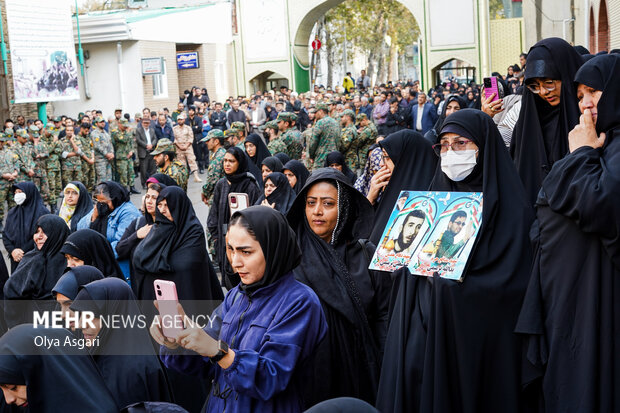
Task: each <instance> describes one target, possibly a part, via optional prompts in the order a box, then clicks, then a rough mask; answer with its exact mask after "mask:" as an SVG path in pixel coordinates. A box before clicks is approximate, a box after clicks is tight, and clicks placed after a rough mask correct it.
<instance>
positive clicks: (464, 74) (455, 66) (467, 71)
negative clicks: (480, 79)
mask: <svg viewBox="0 0 620 413" xmlns="http://www.w3.org/2000/svg"><path fill="white" fill-rule="evenodd" d="M431 72H432V74H433V84H432V85H433V86H435V85H438V84H440V83H443V82H446V81H448V79H451V78H455V79H456V80H457V82H458V83H459V84H469V82H470V81H472V80H476V66H473V65H472V64H470V63H468V62H466V61H464V60H461V59H458V58H455V59H450V60H447V61H445V62H443V63H440V64H439V65H437V66H435V67H434V68H433V69H432V71H431Z"/></svg>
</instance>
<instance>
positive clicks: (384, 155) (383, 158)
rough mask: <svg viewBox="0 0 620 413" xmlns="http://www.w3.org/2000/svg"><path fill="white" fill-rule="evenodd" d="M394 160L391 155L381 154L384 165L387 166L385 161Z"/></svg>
mask: <svg viewBox="0 0 620 413" xmlns="http://www.w3.org/2000/svg"><path fill="white" fill-rule="evenodd" d="M391 159H392V158H390V155H386V154H385V153H382V154H381V160H382V161H383V163H384V164H385V161H389V160H391Z"/></svg>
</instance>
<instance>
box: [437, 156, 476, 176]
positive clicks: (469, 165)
mask: <svg viewBox="0 0 620 413" xmlns="http://www.w3.org/2000/svg"><path fill="white" fill-rule="evenodd" d="M476 152H478V151H477V150H475V149H467V150H465V151H461V152H454V151H452V150H449V151H448V152H444V153H442V154H441V170H442V171H443V173H445V174H446V176H447V177H448V178H450V179H451V180H453V181H455V182H459V181H462V180H463V179H465V178H467V177H468V176H469V174H471V171H473V170H474V168H475V167H476Z"/></svg>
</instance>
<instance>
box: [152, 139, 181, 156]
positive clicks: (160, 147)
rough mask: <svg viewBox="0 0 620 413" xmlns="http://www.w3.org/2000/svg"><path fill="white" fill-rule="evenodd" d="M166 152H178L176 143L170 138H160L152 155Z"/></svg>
mask: <svg viewBox="0 0 620 413" xmlns="http://www.w3.org/2000/svg"><path fill="white" fill-rule="evenodd" d="M164 152H176V149H175V147H174V143H172V141H171V140H170V139H166V138H164V139H160V140H159V141H157V146H156V147H155V149H154V150H153V152H151V155H152V156H155V155H159V154H160V153H164Z"/></svg>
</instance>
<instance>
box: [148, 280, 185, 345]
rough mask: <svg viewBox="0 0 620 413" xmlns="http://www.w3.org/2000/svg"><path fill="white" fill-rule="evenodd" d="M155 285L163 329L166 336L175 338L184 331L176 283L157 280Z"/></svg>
mask: <svg viewBox="0 0 620 413" xmlns="http://www.w3.org/2000/svg"><path fill="white" fill-rule="evenodd" d="M153 286H154V288H155V297H156V298H157V309H158V310H159V323H160V326H161V331H162V333H163V335H164V336H165V337H166V338H169V339H172V340H174V339H176V338H177V336H178V335H179V333H180V332H181V331H183V317H182V315H181V313H180V312H179V308H178V306H179V299H178V296H177V287H176V284H175V283H174V282H173V281H167V280H155V281H154V282H153Z"/></svg>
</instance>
